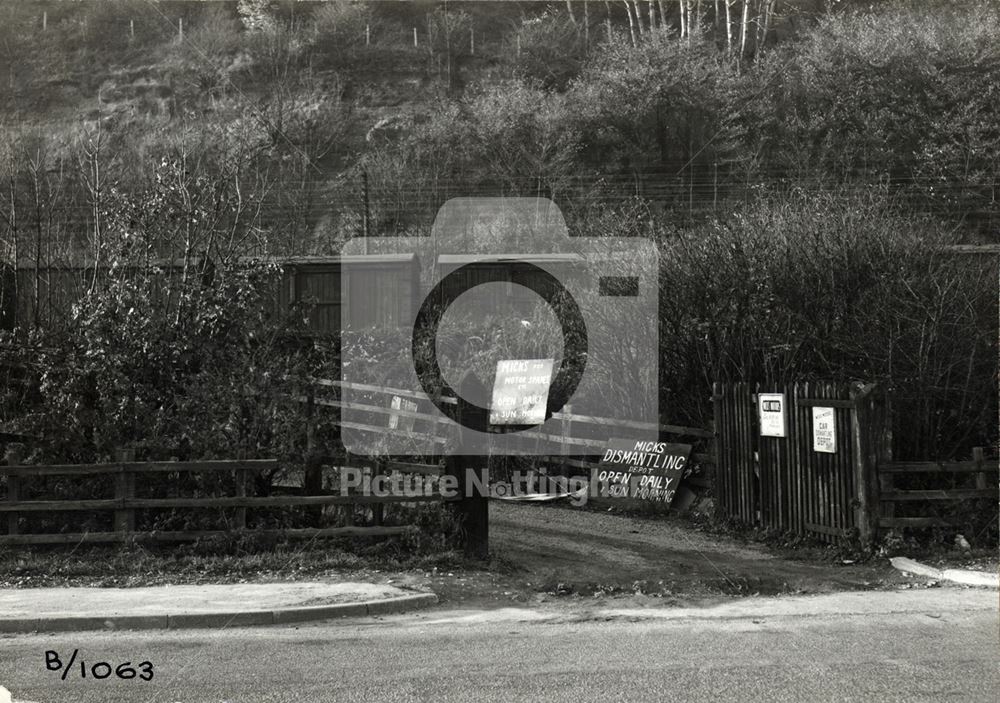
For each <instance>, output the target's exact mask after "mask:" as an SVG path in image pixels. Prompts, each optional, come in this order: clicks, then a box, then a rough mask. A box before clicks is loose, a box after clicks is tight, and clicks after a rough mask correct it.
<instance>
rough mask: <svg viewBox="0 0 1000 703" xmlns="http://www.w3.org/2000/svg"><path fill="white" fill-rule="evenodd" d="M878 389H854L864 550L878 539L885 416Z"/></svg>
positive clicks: (859, 524)
mask: <svg viewBox="0 0 1000 703" xmlns="http://www.w3.org/2000/svg"><path fill="white" fill-rule="evenodd" d="M875 389H876V385H875V384H873V383H869V384H866V385H859V386H856V387H852V388H851V400H853V401H854V407H853V408H851V447H852V452H853V456H852V457H851V458H852V464H853V466H854V492H855V495H854V499H855V512H854V514H855V521H854V522H855V524H856V525H857V528H858V536H859V538H860V539H861V544H862V545H863V546H864V547H865V548H871V547H872V546H873V545H874V543H875V539H876V537H877V536H878V518H879V509H878V505H879V476H878V465H879V459H880V455H881V453H882V451H883V450H884V442H883V435H884V433H885V422H886V414H885V412H884V403H880V402H878V398H877V394H876V393H875Z"/></svg>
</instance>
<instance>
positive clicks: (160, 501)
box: [0, 459, 443, 544]
mask: <svg viewBox="0 0 1000 703" xmlns="http://www.w3.org/2000/svg"><path fill="white" fill-rule="evenodd" d="M367 464H368V465H371V462H368V463H367ZM277 468H278V463H277V461H275V460H273V459H250V460H219V461H191V462H173V461H166V462H163V461H160V462H114V463H107V464H59V465H47V466H43V465H37V466H35V465H25V466H0V476H6V481H7V495H6V499H5V500H3V501H0V513H5V514H6V515H7V534H6V535H0V544H65V543H80V542H82V543H91V542H122V541H129V540H132V539H140V540H147V541H153V542H177V541H192V540H196V539H201V538H204V537H212V536H219V535H229V534H241V533H247V534H253V535H266V536H277V537H285V538H302V537H304V538H316V537H338V536H369V537H381V536H389V535H397V534H402V533H404V532H406V531H407V530H410V529H413V528H412V527H411V526H407V525H382V524H379V523H380V522H381V518H382V514H381V506H384V505H387V504H396V503H423V502H429V501H441V500H443V496H442V495H441V494H440V492H438V491H437V490H436V489H429V490H427V491H425V492H423V493H421V494H417V493H415V492H414V493H411V494H400V495H355V494H334V495H281V496H248V495H246V491H247V481H248V478H249V476H250V475H251V474H253V473H256V472H260V471H273V470H275V469H277ZM381 468H382V469H384V470H390V471H400V472H404V473H406V472H408V473H420V474H422V475H424V476H434V475H436V474H439V473H440V468H439V467H435V466H430V465H423V464H416V463H402V462H386V463H385V464H384V465H383V466H382V467H381ZM177 472H188V473H209V472H230V473H232V474H234V477H235V479H236V480H235V493H236V495H232V496H220V497H209V498H194V497H191V498H185V497H181V498H172V497H170V498H139V497H136V495H135V477H136V476H143V475H150V474H158V473H177ZM49 476H72V477H80V478H94V477H103V476H110V477H113V478H114V479H115V484H114V486H115V496H114V498H97V499H87V500H31V499H22V498H21V495H22V493H23V492H24V489H25V488H26V487H27V485H26V484H25V481H26V480H30V479H32V478H35V479H38V478H45V477H49ZM326 505H348V506H354V505H370V506H374V507H373V511H372V513H373V520H374V521H375V523H376V524H375V525H371V526H355V525H352V524H349V525H346V526H344V527H327V528H284V529H254V530H248V529H247V524H246V509H247V508H282V507H303V506H306V507H309V506H313V507H315V506H319V507H322V506H326ZM176 508H180V509H204V508H210V509H223V508H233V509H235V513H234V516H233V518H232V520H231V524H232V529H228V530H186V531H172V530H166V531H165V530H155V531H137V530H136V529H135V511H137V510H148V509H176ZM105 510H107V511H114V526H115V529H114V531H110V532H107V531H104V532H73V533H58V534H57V533H27V534H22V533H21V531H20V524H19V523H20V518H21V516H22V515H25V514H33V513H34V514H38V513H64V512H80V511H105ZM349 512H350V513H351V514H352V515H353V510H351V511H349ZM349 522H350V520H349Z"/></svg>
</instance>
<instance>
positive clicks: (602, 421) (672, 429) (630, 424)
mask: <svg viewBox="0 0 1000 703" xmlns="http://www.w3.org/2000/svg"><path fill="white" fill-rule="evenodd" d="M310 381H311V382H312V383H315V384H317V385H321V386H327V387H336V388H340V387H342V388H350V389H352V390H360V391H366V392H371V393H384V394H387V395H399V396H405V397H409V398H416V399H418V400H426V397H427V396H426V395H425V394H423V393H418V392H414V391H408V390H404V389H401V388H389V387H385V388H383V387H381V386H373V385H369V384H365V383H351V382H347V381H333V380H329V379H316V378H313V379H310ZM302 398H303V399H304V398H305V396H302ZM439 400H441V401H442V402H444V403H448V404H451V405H455V404H456V403H457V401H456V400H455V398H451V397H447V396H445V397H442V398H440V399H439ZM316 403H317V405H327V406H339V407H346V408H350V409H354V410H362V411H365V412H375V413H380V414H389V413H395V414H398V415H401V416H406V417H414V418H417V419H421V420H437V419H439V415H436V414H435V415H430V414H427V413H420V412H412V413H411V412H407V411H401V410H392V409H390V408H383V407H381V406H376V405H366V404H359V403H342V402H340V401H337V400H322V401H321V400H320V399H317V400H316ZM552 417H553V418H555V419H557V420H570V421H573V422H582V423H587V424H598V425H609V424H610V425H614V426H615V427H625V428H628V429H639V430H657V429H658V430H660V431H662V432H666V433H668V434H679V435H687V436H690V437H699V438H702V439H711V438H713V437H714V436H715V434H714V432H712V431H711V430H706V429H704V428H701V427H686V426H684V425H671V424H657V423H655V422H637V421H632V420H619V419H616V418H609V417H597V416H594V415H579V414H576V413H562V412H558V413H554V414H553V415H552ZM382 429H385V428H382ZM522 434H523V433H522ZM553 436H555V435H553Z"/></svg>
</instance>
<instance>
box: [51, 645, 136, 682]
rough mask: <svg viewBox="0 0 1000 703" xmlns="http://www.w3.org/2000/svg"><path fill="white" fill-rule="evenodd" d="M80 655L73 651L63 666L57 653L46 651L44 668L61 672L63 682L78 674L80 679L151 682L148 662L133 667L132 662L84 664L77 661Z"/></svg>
mask: <svg viewBox="0 0 1000 703" xmlns="http://www.w3.org/2000/svg"><path fill="white" fill-rule="evenodd" d="M79 654H80V650H79V649H74V650H73V653H72V654H71V655H70V657H69V661H68V662H66V664H65V665H63V661H62V659H61V658H60V656H59V653H58V652H57V651H56V650H54V649H48V650H46V651H45V668H46V669H48V670H49V671H61V672H62V673H61V674H60V678H61V679H62V680H63V681H65V680H66V678H67V677H68V676H71V675H72V676H73V677H74V678H75V677H76V676H77V675H78V674H79V676H80V678H81V679H87V678H91V679H97V680H99V681H100V680H102V679H109V678H111V677H112V675H114V676H115V677H116V678H119V679H125V680H128V679H138V680H140V681H152V680H153V663H152V662H149V661H142V662H139V663H138V664H135V665H133V664H132V662H130V661H127V662H122V663H120V664H117V665H115V664H112V663H111V662H106V661H98V662H86V661H84V660H83V659H80V660H79V661H77V656H78V655H79Z"/></svg>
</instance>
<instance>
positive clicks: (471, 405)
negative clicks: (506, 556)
mask: <svg viewBox="0 0 1000 703" xmlns="http://www.w3.org/2000/svg"><path fill="white" fill-rule="evenodd" d="M457 392H458V414H457V419H458V422H459V428H458V431H459V439H460V440H461V439H463V438H464V436H465V435H466V433H468V432H485V431H486V430H487V427H488V424H489V415H488V413H487V411H486V409H485V407H484V406H485V405H486V399H487V398H488V397H489V396H488V394H487V392H486V388H485V387H484V386H483V384H482V382H481V381H480V380H479V378H478V377H477V376H476V375H475V374H474V373H473V372H472V371H466V372H465V375H464V376H462V380H461V382H460V383H459V384H458V388H457ZM477 403H478V404H477ZM463 444H464V443H463ZM487 466H488V457H484V456H463V455H456V456H450V457H448V459H447V460H446V462H445V467H446V469H447V472H448V474H449V475H451V476H454V477H455V478H456V479H457V484H458V485H457V488H458V491H459V494H458V495H459V498H458V500H457V501H455V502H454V503H453V505H454V509H455V514H456V517H457V518H458V519H459V521H460V522H461V524H462V530H463V532H464V535H465V555H466V556H468V557H472V558H474V559H486V558H487V557H488V556H489V550H490V518H489V500H488V497H487V496H486V495H484V494H483V493H482V491H480V489H479V487H480V486H485V485H486V481H487V480H488V475H487ZM474 474H475V475H476V476H477V477H478V479H479V480H478V482H477V481H470V478H471V477H472V476H473V475H474Z"/></svg>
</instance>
